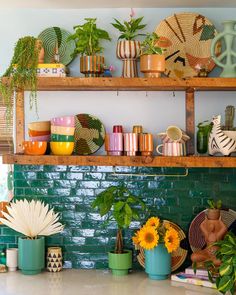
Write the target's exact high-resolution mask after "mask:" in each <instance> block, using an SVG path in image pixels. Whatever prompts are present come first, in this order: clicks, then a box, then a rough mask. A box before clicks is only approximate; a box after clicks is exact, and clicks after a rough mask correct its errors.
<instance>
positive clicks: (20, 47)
mask: <svg viewBox="0 0 236 295" xmlns="http://www.w3.org/2000/svg"><path fill="white" fill-rule="evenodd" d="M43 57H44V50H43V47H42V42H41V41H40V40H38V39H37V38H34V37H32V36H26V37H23V38H20V39H19V40H18V42H17V43H16V45H15V48H14V54H13V57H12V60H11V62H10V65H9V67H8V68H7V70H6V72H5V73H4V74H3V76H2V77H1V79H0V93H1V97H2V99H3V103H4V105H5V106H6V118H7V119H8V121H9V119H10V118H11V117H12V111H13V103H12V97H13V93H14V91H15V90H16V89H22V90H24V89H27V90H29V91H30V109H32V107H33V106H35V110H36V113H37V66H38V63H41V62H43ZM5 77H6V78H9V77H10V79H8V80H7V81H6V79H4V78H5Z"/></svg>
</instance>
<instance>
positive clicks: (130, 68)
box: [116, 40, 140, 78]
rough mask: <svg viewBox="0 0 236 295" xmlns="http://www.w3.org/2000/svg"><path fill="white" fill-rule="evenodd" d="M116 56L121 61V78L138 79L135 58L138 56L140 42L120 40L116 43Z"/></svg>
mask: <svg viewBox="0 0 236 295" xmlns="http://www.w3.org/2000/svg"><path fill="white" fill-rule="evenodd" d="M116 55H117V57H118V58H119V59H122V60H123V69H122V77H124V78H133V77H138V70H137V58H138V57H139V55H140V42H139V41H134V40H121V41H119V42H118V43H117V47H116Z"/></svg>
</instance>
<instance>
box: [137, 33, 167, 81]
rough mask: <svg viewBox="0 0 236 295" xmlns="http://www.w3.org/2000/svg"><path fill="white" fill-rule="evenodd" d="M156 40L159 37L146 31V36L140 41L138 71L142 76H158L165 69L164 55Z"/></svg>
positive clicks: (158, 39)
mask: <svg viewBox="0 0 236 295" xmlns="http://www.w3.org/2000/svg"><path fill="white" fill-rule="evenodd" d="M158 41H160V37H159V36H158V35H157V34H156V33H155V32H153V33H151V34H150V33H147V35H146V38H145V39H144V41H143V42H142V43H141V53H140V71H141V72H142V73H144V77H160V76H161V73H163V72H164V71H165V56H164V55H163V51H164V49H162V48H161V47H160V46H159V44H158Z"/></svg>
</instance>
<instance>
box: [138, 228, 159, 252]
mask: <svg viewBox="0 0 236 295" xmlns="http://www.w3.org/2000/svg"><path fill="white" fill-rule="evenodd" d="M138 239H139V244H140V246H141V247H142V248H144V249H146V250H151V249H153V248H154V247H156V246H157V244H158V240H159V235H158V233H157V232H156V229H155V228H154V227H153V226H143V227H142V228H141V229H140V231H139V238H138Z"/></svg>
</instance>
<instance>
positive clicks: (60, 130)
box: [51, 126, 75, 135]
mask: <svg viewBox="0 0 236 295" xmlns="http://www.w3.org/2000/svg"><path fill="white" fill-rule="evenodd" d="M51 133H53V134H60V135H74V133H75V128H74V127H63V126H51Z"/></svg>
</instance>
